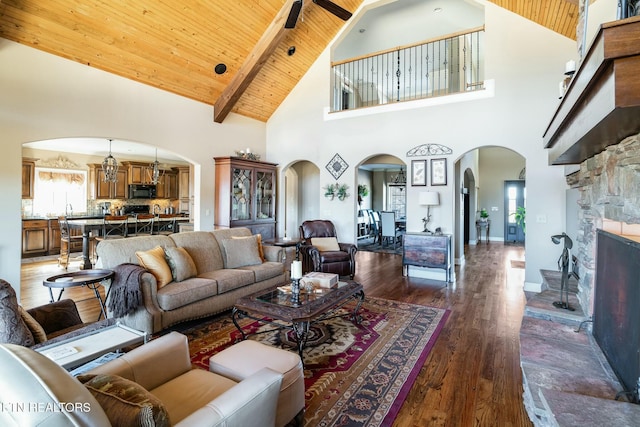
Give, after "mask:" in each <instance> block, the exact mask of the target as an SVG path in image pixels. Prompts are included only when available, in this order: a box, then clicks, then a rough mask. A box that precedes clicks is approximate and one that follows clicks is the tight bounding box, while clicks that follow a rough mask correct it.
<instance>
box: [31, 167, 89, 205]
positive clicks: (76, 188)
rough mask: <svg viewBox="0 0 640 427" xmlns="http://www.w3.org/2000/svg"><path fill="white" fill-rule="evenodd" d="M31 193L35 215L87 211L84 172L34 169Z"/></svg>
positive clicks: (85, 173)
mask: <svg viewBox="0 0 640 427" xmlns="http://www.w3.org/2000/svg"><path fill="white" fill-rule="evenodd" d="M33 191H34V197H33V213H34V214H35V215H62V214H65V213H68V214H71V212H72V211H73V212H74V213H78V212H86V211H87V172H86V171H80V170H71V169H52V168H39V167H36V170H35V182H34V187H33Z"/></svg>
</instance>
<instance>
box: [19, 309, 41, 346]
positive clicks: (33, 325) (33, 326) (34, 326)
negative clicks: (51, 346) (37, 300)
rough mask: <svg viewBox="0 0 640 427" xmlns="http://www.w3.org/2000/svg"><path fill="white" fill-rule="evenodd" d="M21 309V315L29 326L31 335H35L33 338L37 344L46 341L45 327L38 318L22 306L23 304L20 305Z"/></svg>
mask: <svg viewBox="0 0 640 427" xmlns="http://www.w3.org/2000/svg"><path fill="white" fill-rule="evenodd" d="M18 309H19V310H20V316H21V317H22V320H23V321H24V323H25V325H27V328H29V330H30V331H31V335H33V339H34V341H35V343H36V344H40V343H41V342H45V341H46V340H47V333H46V332H45V331H44V328H43V327H42V325H41V324H40V323H38V321H37V320H36V319H34V318H33V316H32V315H30V314H29V313H28V312H27V310H25V309H24V308H22V306H18Z"/></svg>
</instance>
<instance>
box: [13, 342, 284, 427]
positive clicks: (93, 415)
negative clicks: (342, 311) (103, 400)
mask: <svg viewBox="0 0 640 427" xmlns="http://www.w3.org/2000/svg"><path fill="white" fill-rule="evenodd" d="M87 374H106V375H115V376H118V377H122V378H124V379H126V380H130V381H133V382H135V383H137V384H138V385H139V386H142V387H143V388H144V389H145V390H146V391H147V392H149V393H150V394H151V395H152V396H153V398H154V399H157V400H159V401H160V402H161V404H162V406H164V409H165V410H166V413H167V415H168V419H169V420H170V422H171V424H172V425H175V426H220V425H241V426H256V427H258V426H273V425H274V424H275V417H276V405H277V401H278V395H279V392H280V385H281V382H282V375H281V374H279V373H277V372H275V371H273V370H270V369H268V368H264V369H261V370H260V371H258V372H256V373H255V374H254V375H252V376H250V377H248V378H246V379H244V380H242V381H240V382H234V381H232V380H229V379H228V378H224V377H222V376H220V375H217V374H214V373H212V372H209V371H205V370H201V369H192V368H191V361H190V358H189V347H188V345H187V338H186V337H185V336H184V335H182V334H179V333H177V332H171V333H169V334H167V335H165V336H163V337H160V338H157V339H155V340H153V341H151V342H149V343H148V344H145V345H143V346H141V347H138V348H136V349H134V350H132V351H130V352H129V353H126V354H124V355H123V356H121V357H120V358H118V359H115V360H113V361H111V362H109V363H106V364H104V365H102V366H100V367H98V368H96V369H93V370H92V371H90V372H88V373H87ZM0 378H1V379H0V402H11V403H12V404H15V405H20V404H26V405H27V404H28V405H34V404H35V405H37V407H39V408H47V407H48V406H47V405H54V406H55V404H56V402H67V403H69V404H75V405H76V406H74V407H75V408H80V409H82V408H90V410H88V411H87V410H84V411H83V410H73V411H50V412H47V411H46V410H44V411H19V410H16V411H11V410H8V411H7V410H6V409H7V408H6V407H5V410H4V411H0V425H34V424H38V425H40V426H43V427H44V426H61V425H71V424H73V425H77V426H101V425H110V421H109V414H108V413H107V412H105V409H107V408H106V407H105V405H104V404H103V405H102V406H101V405H100V404H99V403H98V401H97V400H96V398H95V397H94V395H92V393H91V392H90V391H89V389H88V388H86V387H85V386H84V385H83V384H82V383H81V382H80V381H78V380H77V379H76V378H73V377H72V376H71V375H70V374H69V373H68V372H66V371H65V370H64V369H62V368H61V367H60V366H58V365H57V364H56V363H55V362H53V361H51V360H50V359H48V358H47V357H45V356H43V355H41V354H39V353H37V352H35V351H33V350H31V349H29V348H26V347H21V346H17V345H12V344H0ZM32 407H33V406H32ZM49 407H51V406H49ZM70 407H71V406H70ZM16 408H20V406H16ZM130 425H135V422H134V420H132V422H131V424H130Z"/></svg>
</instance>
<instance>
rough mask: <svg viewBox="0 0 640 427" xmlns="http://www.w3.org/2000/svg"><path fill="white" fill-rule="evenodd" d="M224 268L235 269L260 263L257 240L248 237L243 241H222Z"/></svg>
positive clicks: (232, 239) (254, 237)
mask: <svg viewBox="0 0 640 427" xmlns="http://www.w3.org/2000/svg"><path fill="white" fill-rule="evenodd" d="M222 246H223V247H224V255H225V267H226V268H237V267H244V266H247V265H258V264H261V263H262V258H260V252H259V251H258V238H257V237H256V236H250V237H246V238H243V239H234V238H231V239H223V240H222Z"/></svg>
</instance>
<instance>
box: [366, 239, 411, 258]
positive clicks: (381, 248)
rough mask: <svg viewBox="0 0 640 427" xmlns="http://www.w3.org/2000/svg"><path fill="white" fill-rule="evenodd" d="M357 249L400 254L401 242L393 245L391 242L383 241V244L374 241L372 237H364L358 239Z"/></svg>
mask: <svg viewBox="0 0 640 427" xmlns="http://www.w3.org/2000/svg"><path fill="white" fill-rule="evenodd" d="M358 250H359V251H366V252H380V253H385V254H397V255H402V244H400V243H396V245H395V247H394V245H393V244H392V243H388V242H385V244H384V245H383V244H381V243H378V242H374V241H373V239H372V238H365V239H359V240H358Z"/></svg>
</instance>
